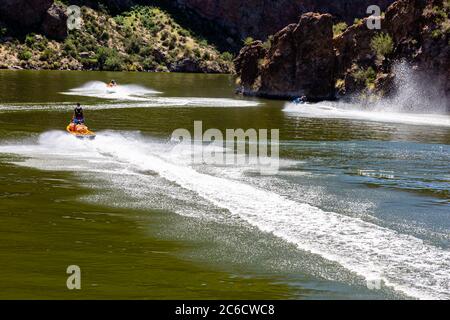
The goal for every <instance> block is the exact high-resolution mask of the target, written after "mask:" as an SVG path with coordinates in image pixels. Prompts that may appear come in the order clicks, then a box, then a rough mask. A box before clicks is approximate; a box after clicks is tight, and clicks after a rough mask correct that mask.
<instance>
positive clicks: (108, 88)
mask: <svg viewBox="0 0 450 320" xmlns="http://www.w3.org/2000/svg"><path fill="white" fill-rule="evenodd" d="M116 87H117V82H116V81H115V80H111V81H110V82H109V83H108V84H107V85H106V92H107V93H116Z"/></svg>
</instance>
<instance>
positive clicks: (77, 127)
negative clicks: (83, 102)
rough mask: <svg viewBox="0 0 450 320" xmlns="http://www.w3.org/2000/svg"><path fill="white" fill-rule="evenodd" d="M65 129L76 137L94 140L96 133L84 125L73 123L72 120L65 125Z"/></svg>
mask: <svg viewBox="0 0 450 320" xmlns="http://www.w3.org/2000/svg"><path fill="white" fill-rule="evenodd" d="M66 131H67V132H68V133H70V134H71V135H72V136H74V137H76V138H78V139H89V140H94V139H95V136H96V134H95V133H94V132H92V131H90V130H89V128H88V127H87V126H86V125H84V124H75V123H73V122H71V123H70V124H69V125H68V126H67V127H66Z"/></svg>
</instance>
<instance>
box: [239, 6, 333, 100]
mask: <svg viewBox="0 0 450 320" xmlns="http://www.w3.org/2000/svg"><path fill="white" fill-rule="evenodd" d="M332 29H333V20H332V16H331V15H329V14H318V13H306V14H304V15H302V17H301V18H300V21H299V23H298V24H291V25H288V26H287V27H285V28H284V29H282V30H281V31H279V32H278V33H276V34H275V35H274V37H273V40H272V43H271V45H270V49H269V50H266V49H264V45H263V44H262V43H261V42H254V43H252V44H251V45H249V46H247V47H245V48H244V49H242V50H241V52H240V54H239V56H238V57H237V59H236V60H235V68H236V72H237V74H238V76H239V78H240V85H241V88H240V91H242V92H244V93H246V94H254V95H259V96H266V97H272V98H293V97H297V96H302V95H306V96H307V97H308V99H310V100H322V99H330V98H333V97H334V84H335V74H334V68H335V53H334V48H333V30H332Z"/></svg>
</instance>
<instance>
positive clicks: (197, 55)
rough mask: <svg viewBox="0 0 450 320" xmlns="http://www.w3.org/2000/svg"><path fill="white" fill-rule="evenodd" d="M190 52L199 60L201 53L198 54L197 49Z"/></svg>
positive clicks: (198, 50)
mask: <svg viewBox="0 0 450 320" xmlns="http://www.w3.org/2000/svg"><path fill="white" fill-rule="evenodd" d="M192 52H193V53H194V55H195V56H196V57H198V58H200V56H201V52H200V49H199V48H195V49H193V50H192Z"/></svg>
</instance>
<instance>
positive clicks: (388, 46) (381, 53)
mask: <svg viewBox="0 0 450 320" xmlns="http://www.w3.org/2000/svg"><path fill="white" fill-rule="evenodd" d="M370 46H371V48H372V50H373V51H374V52H375V53H376V55H377V57H378V58H380V59H382V58H385V57H386V56H387V55H388V54H390V53H392V51H393V50H394V41H393V40H392V37H391V36H390V35H389V34H387V33H379V34H377V35H375V36H374V37H373V38H372V41H371V42H370Z"/></svg>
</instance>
